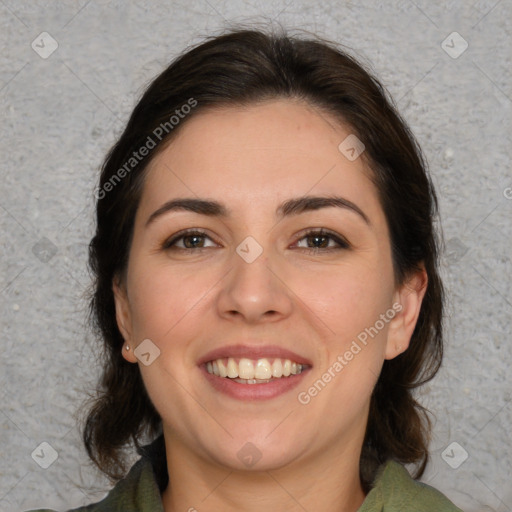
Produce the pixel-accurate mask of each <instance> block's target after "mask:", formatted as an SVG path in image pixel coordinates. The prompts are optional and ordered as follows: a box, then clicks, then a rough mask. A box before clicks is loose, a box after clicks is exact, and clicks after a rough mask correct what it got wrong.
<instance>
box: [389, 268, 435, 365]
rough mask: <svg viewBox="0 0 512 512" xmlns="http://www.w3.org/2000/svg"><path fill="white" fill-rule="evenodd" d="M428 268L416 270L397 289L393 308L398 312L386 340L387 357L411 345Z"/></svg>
mask: <svg viewBox="0 0 512 512" xmlns="http://www.w3.org/2000/svg"><path fill="white" fill-rule="evenodd" d="M427 284H428V277H427V272H426V270H425V269H424V268H423V267H422V268H421V270H417V271H415V272H414V273H413V274H411V275H410V277H409V278H408V279H407V280H406V282H404V284H403V285H402V286H401V287H400V288H399V289H398V290H397V291H396V295H395V304H397V307H395V305H393V309H395V311H397V314H396V315H395V317H394V318H393V320H391V322H390V325H389V331H388V338H387V342H386V352H385V359H393V358H395V357H396V356H398V355H400V354H401V353H402V352H405V350H407V348H408V347H409V343H410V341H411V336H412V333H413V332H414V328H415V327H416V323H417V321H418V317H419V314H420V310H421V304H422V302H423V297H424V296H425V292H426V291H427Z"/></svg>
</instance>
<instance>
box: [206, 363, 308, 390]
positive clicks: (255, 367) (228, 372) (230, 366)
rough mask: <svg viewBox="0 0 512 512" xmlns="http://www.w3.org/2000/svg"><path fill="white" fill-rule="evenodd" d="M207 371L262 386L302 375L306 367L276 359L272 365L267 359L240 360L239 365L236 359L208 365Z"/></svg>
mask: <svg viewBox="0 0 512 512" xmlns="http://www.w3.org/2000/svg"><path fill="white" fill-rule="evenodd" d="M206 370H207V371H208V373H211V374H212V375H216V376H217V377H228V378H230V379H235V380H236V382H241V383H243V384H262V383H266V382H270V380H272V379H273V378H274V379H279V378H281V377H289V376H290V375H297V374H299V373H302V371H303V370H304V365H302V364H299V363H296V362H293V361H290V359H279V358H276V359H274V361H273V362H272V364H271V363H270V361H269V360H268V359H267V358H262V359H258V360H256V361H253V360H252V359H248V358H246V357H242V358H240V360H239V362H238V363H237V362H236V360H235V358H233V357H229V358H228V359H227V362H226V359H216V360H215V361H208V362H207V363H206Z"/></svg>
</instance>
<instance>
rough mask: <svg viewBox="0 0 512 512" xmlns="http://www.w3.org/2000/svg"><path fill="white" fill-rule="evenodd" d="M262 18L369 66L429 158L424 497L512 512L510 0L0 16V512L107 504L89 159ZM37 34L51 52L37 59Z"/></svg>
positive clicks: (49, 6) (187, 6) (212, 3)
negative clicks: (190, 53)
mask: <svg viewBox="0 0 512 512" xmlns="http://www.w3.org/2000/svg"><path fill="white" fill-rule="evenodd" d="M272 19H273V20H278V21H279V22H280V23H282V24H283V25H284V26H286V27H292V28H294V27H297V28H305V29H308V30H311V31H313V32H317V33H319V34H320V35H323V36H326V37H328V38H331V39H334V40H337V41H339V42H341V43H344V44H346V45H348V46H349V47H352V48H354V49H355V50H356V51H357V54H358V55H359V56H360V58H362V59H363V61H365V62H370V63H372V65H373V69H374V70H375V72H376V73H377V75H378V76H379V77H380V78H381V79H382V81H383V82H384V84H385V85H386V86H387V88H388V89H389V91H390V92H391V94H392V95H393V96H394V98H395V99H396V101H397V104H398V107H399V109H400V111H401V112H402V113H403V115H404V117H405V118H406V120H407V121H408V122H409V123H410V125H411V127H412V129H413V131H414V132H415V134H416V135H417V137H418V139H419V141H420V144H421V145H422V146H423V148H424V150H425V153H426V156H427V158H428V161H429V164H430V167H431V170H432V173H433V175H434V180H435V183H436V184H437V187H438V191H439V194H440V198H441V222H442V225H443V227H444V233H445V241H446V252H445V253H444V262H443V274H444V276H445V279H446V285H447V287H448V291H449V318H448V324H447V327H448V329H447V349H446V358H445V363H444V366H443V369H442V371H441V372H440V374H439V375H438V377H437V378H436V379H435V380H434V381H433V382H432V383H431V384H429V385H428V386H427V387H426V388H425V389H424V390H423V391H422V393H421V394H422V399H423V402H424V403H425V404H426V405H427V406H428V407H430V408H431V410H432V411H434V412H435V414H436V415H437V424H436V426H435V431H434V434H435V435H434V439H433V440H432V444H431V448H432V463H431V465H430V467H429V470H428V471H427V474H426V475H425V477H424V478H423V480H424V481H426V482H428V483H429V484H431V485H434V486H435V487H437V488H438V489H440V490H441V491H442V492H444V493H445V494H446V495H447V496H448V497H449V498H450V499H451V500H452V501H454V502H455V503H456V504H457V505H458V506H460V507H461V508H463V509H464V510H466V511H483V510H487V511H489V510H494V511H500V512H502V511H510V510H512V485H511V484H512V476H511V474H512V446H511V435H510V425H511V424H512V405H511V399H512V393H511V391H512V386H511V384H512V373H511V372H510V371H509V368H510V365H511V363H512V343H511V336H510V333H511V329H510V321H511V312H512V294H511V286H510V285H511V283H510V276H511V274H512V272H511V270H512V269H511V260H510V255H511V223H510V219H511V212H512V198H511V196H512V190H511V189H510V188H509V187H512V174H511V169H510V154H511V122H512V115H511V112H512V83H511V82H512V80H511V78H512V76H511V75H512V71H511V69H512V66H511V61H512V55H511V53H512V52H511V46H512V44H511V43H512V37H511V36H512V2H511V1H510V0H501V1H497V0H479V1H475V2H473V1H467V2H462V1H456V0H452V1H446V2H440V1H436V2H431V1H428V0H416V1H415V2H413V1H408V0H407V1H406V0H404V1H390V2H378V1H369V0H365V1H362V2H342V1H340V0H325V1H323V2H320V3H317V2H316V1H313V0H298V1H293V2H292V1H288V2H284V1H275V2H264V1H263V0H253V1H252V2H242V1H220V0H188V1H185V0H179V1H172V2H169V1H168V2H165V1H163V0H159V1H155V2H144V1H132V2H121V1H120V0H118V1H111V2H109V1H105V0H92V1H84V0H80V1H69V0H68V1H63V2H50V1H47V2H44V1H41V0H39V1H26V0H25V1H17V0H0V40H1V50H2V51H1V52H0V104H1V108H0V112H1V116H2V117H1V125H0V133H1V137H0V155H1V158H0V172H1V181H0V183H1V189H0V190H1V194H0V230H1V231H0V232H1V236H2V239H1V245H0V251H1V253H0V254H1V261H0V311H1V313H0V315H1V350H0V357H1V364H2V369H1V376H0V398H1V403H0V407H1V409H0V432H1V436H2V437H1V442H0V450H1V452H0V510H1V511H2V512H4V511H9V512H11V511H19V510H26V509H28V508H32V507H38V506H42V505H46V506H48V507H53V508H56V509H60V510H62V509H66V508H69V507H71V506H79V505H82V504H86V503H90V502H91V501H95V500H98V499H99V498H101V497H102V496H103V494H104V492H105V490H106V489H107V488H108V487H109V484H108V482H107V481H106V480H104V479H102V478H100V477H99V476H98V474H97V473H96V472H95V471H94V470H93V469H92V468H91V467H90V466H89V465H88V462H87V458H86V456H85V453H84V449H83V448H82V446H81V443H80V439H79V435H78V430H77V427H76V419H75V416H74V415H75V414H76V413H77V411H79V407H80V404H81V403H82V401H83V400H84V399H85V397H86V393H87V391H89V390H91V389H92V387H93V385H94V383H95V380H96V378H97V375H98V369H97V366H96V365H95V363H94V361H95V350H96V348H95V344H94V343H93V341H92V340H91V337H90V335H89V334H88V331H87V327H86V325H85V302H84V299H83V293H84V290H85V288H86V286H87V284H88V283H89V280H88V275H87V269H86V255H87V253H86V248H87V243H88V241H89V239H90V237H91V235H92V230H93V206H94V203H93V191H94V187H95V183H96V179H97V177H98V170H99V165H100V163H101V161H102V158H103V157H104V155H105V153H106V151H107V150H108V149H109V148H110V146H111V145H112V143H113V142H114V141H115V138H116V136H118V135H119V134H120V131H121V130H122V128H123V126H124V123H125V122H126V120H127V117H128V115H129V113H130V111H131V109H132V108H133V106H134V103H135V101H136V99H137V98H138V97H139V95H140V93H141V92H142V90H143V88H144V87H145V85H146V84H147V83H148V82H149V81H150V80H151V78H152V77H154V76H155V75H156V74H157V73H158V72H159V71H161V70H162V69H163V67H164V66H165V65H166V64H167V63H168V62H169V60H170V59H172V58H173V57H174V56H175V55H176V54H177V53H179V52H180V51H181V50H182V49H184V48H185V47H186V46H188V45H190V44H195V43H197V42H199V41H200V40H201V38H202V36H203V35H209V34H211V33H217V32H218V30H220V29H222V28H223V27H226V26H228V25H229V24H233V23H237V22H241V21H243V22H246V23H250V22H252V21H257V22H260V23H261V22H263V23H264V22H265V21H268V20H272ZM454 31H456V32H458V33H459V34H460V35H461V36H462V37H463V38H464V40H465V41H467V43H468V45H469V46H468V48H467V49H466V51H464V52H463V53H462V54H461V55H459V56H458V57H457V58H453V57H454V56H455V55H454V54H453V52H459V51H460V50H461V49H463V46H461V45H460V44H459V42H457V39H454V36H451V38H448V40H447V43H445V45H444V46H445V48H446V49H447V50H448V51H449V52H451V53H452V55H451V56H450V55H449V54H448V53H447V52H446V51H445V50H444V49H443V46H442V42H443V41H444V40H445V39H446V38H447V37H448V36H449V35H450V34H452V32H454ZM42 32H48V33H49V34H50V35H51V37H52V38H54V39H55V40H56V41H57V43H58V48H57V49H56V51H55V52H54V53H53V54H51V55H50V56H47V55H45V54H44V52H48V50H49V49H50V48H51V46H50V40H49V39H48V38H47V37H48V36H39V34H41V33H42ZM41 37H44V38H45V39H43V42H44V48H43V43H41ZM33 41H35V42H34V46H35V49H36V50H37V51H38V52H39V53H42V54H43V57H47V58H42V57H41V56H40V54H39V53H37V52H36V51H35V50H34V49H33V48H32V47H31V44H32V42H33ZM446 44H447V45H448V47H446ZM36 45H39V46H36ZM450 46H453V48H450ZM507 196H508V198H507ZM42 442H47V443H49V444H50V445H51V447H52V448H53V449H54V450H55V451H56V454H57V455H58V458H57V459H56V460H55V461H54V462H53V463H52V464H51V465H50V466H49V467H48V469H43V468H42V467H40V466H39V465H38V464H37V463H36V460H37V461H39V462H40V463H45V462H46V463H49V462H51V453H52V452H51V449H50V448H49V447H48V446H46V445H43V447H39V445H40V443H42ZM453 442H456V443H458V445H460V447H459V446H457V445H452V446H450V447H449V448H448V450H447V452H445V456H444V458H443V457H442V453H443V451H444V450H445V449H446V448H447V447H448V446H449V445H450V444H451V443H453ZM38 447H39V448H38ZM463 450H464V451H463ZM466 452H467V454H468V458H467V460H465V461H464V462H463V463H462V464H460V462H461V460H462V458H463V456H464V454H465V453H466ZM31 454H34V457H33V458H32V457H31ZM38 454H39V457H38ZM448 462H450V463H451V464H452V465H453V466H457V465H458V464H460V466H459V467H457V468H456V469H454V468H452V467H451V466H450V465H449V464H448ZM311 512H313V511H311Z"/></svg>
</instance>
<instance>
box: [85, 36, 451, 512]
mask: <svg viewBox="0 0 512 512" xmlns="http://www.w3.org/2000/svg"><path fill="white" fill-rule="evenodd" d="M436 206H437V205H436V196H435V191H434V190H433V187H432V183H431V181H430V178H429V177H428V174H427V172H426V169H425V164H424V162H423V159H422V156H421V152H420V150H419V148H418V146H417V144H416V142H415V140H414V138H413V136H412V135H411V133H410V132H409V130H408V128H407V126H406V125H405V123H404V122H403V121H402V120H401V118H400V117H399V115H398V114H397V113H396V111H395V110H394V108H393V107H392V105H391V102H390V100H388V99H387V97H386V93H385V92H384V89H383V88H382V86H381V85H380V83H379V82H378V81H377V80H376V79H375V78H373V77H372V76H371V75H370V74H369V73H368V72H367V71H366V70H364V69H363V68H362V66H361V65H360V64H358V63H357V62H356V61H355V60H353V59H352V58H351V57H350V56H348V55H347V54H345V53H344V52H342V51H341V50H340V49H339V48H337V47H336V45H334V44H333V43H331V42H328V41H324V40H321V39H319V38H317V39H309V40H303V39H300V38H296V37H291V36H288V35H287V34H285V33H279V34H277V33H270V34H266V33H263V32H259V31H251V30H240V31H232V32H230V33H227V34H225V35H222V36H219V37H214V38H211V39H210V40H208V41H206V42H204V43H203V44H201V45H199V46H197V47H195V48H193V49H190V50H189V51H187V52H186V53H184V54H183V55H182V56H181V57H179V58H178V59H176V60H175V61H174V62H173V63H172V64H171V65H170V66H169V67H168V68H167V69H166V70H165V71H164V72H163V73H162V74H161V75H160V76H159V77H158V78H156V80H154V82H153V83H152V84H151V85H150V87H149V88H148V90H147V91H146V93H145V94H144V95H143V97H142V99H141V100H140V101H139V103H138V105H137V106H136V107H135V110H134V112H133V114H132V116H131V118H130V120H129V122H128V125H127V127H126V129H125V131H124V133H123V134H122V136H121V138H120V139H119V141H118V142H117V144H116V145H115V146H114V147H113V149H112V150H111V151H110V153H109V155H108V157H107V159H106V161H105V164H104V166H103V171H102V175H101V179H100V186H99V188H98V190H97V231H96V235H95V237H94V238H93V240H92V241H91V244H90V264H91V268H92V270H93V272H94V274H95V276H96V281H95V289H94V295H93V298H92V302H91V311H92V313H93V316H94V320H95V322H96V325H97V327H98V329H99V332H100V334H101V338H102V340H103V342H104V345H105V367H104V374H103V379H102V382H101V391H100V394H99V396H98V399H97V400H96V402H95V403H94V404H93V406H92V408H91V410H90V412H89V415H88V417H87V421H86V423H85V428H84V442H85V446H86V447H87V450H88V453H89V455H90V457H91V458H92V460H93V461H94V462H95V463H96V464H97V465H98V466H99V468H100V469H101V470H102V471H104V472H105V473H106V474H107V475H109V476H110V477H112V478H113V479H116V480H119V482H118V483H117V485H116V486H115V488H114V489H113V490H112V491H111V492H110V493H109V495H108V496H107V497H106V498H105V499H104V500H103V501H101V502H100V503H97V504H95V505H91V506H89V507H85V508H81V509H77V510H88V511H98V512H99V511H107V510H123V511H125V512H128V511H148V512H149V511H165V512H177V511H186V510H188V511H194V510H198V511H218V510H223V511H239V510H244V511H253V510H258V511H259V510H262V509H266V510H278V511H280V510H283V511H284V510H286V511H289V510H292V511H295V510H297V511H299V510H301V511H303V510H307V511H315V510H339V511H347V512H348V511H356V510H357V511H360V512H362V511H364V512H367V511H368V512H369V511H377V510H378V511H380V510H387V511H394V510H422V511H427V510H428V511H455V510H459V509H457V508H456V507H455V506H454V505H453V504H451V503H450V502H449V501H448V499H447V498H445V497H444V496H442V495H441V493H439V492H438V491H436V490H434V489H433V488H431V487H429V486H427V485H425V484H421V483H419V482H417V481H416V480H415V479H417V478H419V477H420V476H421V475H422V473H423V471H424V469H425V466H426V463H427V460H428V449H427V446H428V438H429V431H430V424H429V421H428V418H427V417H426V415H425V412H424V410H423V408H422V407H421V406H420V405H419V404H418V403H417V402H416V401H415V399H414V397H413V395H412V392H413V390H414V389H415V388H416V387H418V386H420V385H421V384H423V383H424V382H426V381H428V380H430V379H431V378H432V377H433V376H434V375H435V373H436V372H437V370H438V368H439V365H440V363H441V358H442V313H443V289H442V284H441V281H440V278H439V275H438V245H437V238H436V233H435V231H434V229H433V218H434V216H435V215H436ZM143 439H146V440H148V441H149V440H151V441H152V442H151V444H148V445H147V446H144V447H141V443H142V440H143ZM129 443H133V445H135V447H136V448H137V449H138V451H139V453H140V454H141V455H142V457H141V459H140V460H139V461H138V462H137V463H136V464H135V465H134V466H133V467H132V468H131V469H130V471H129V472H128V474H126V462H125V455H126V450H125V448H126V447H127V446H128V444H129ZM405 463H411V464H415V465H416V472H415V474H414V475H413V477H414V478H412V477H411V476H409V473H408V472H407V471H406V470H405V468H404V467H403V466H402V464H405Z"/></svg>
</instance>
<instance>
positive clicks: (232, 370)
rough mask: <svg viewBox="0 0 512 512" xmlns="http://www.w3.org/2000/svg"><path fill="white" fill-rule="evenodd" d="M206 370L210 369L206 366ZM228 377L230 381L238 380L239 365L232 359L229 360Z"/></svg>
mask: <svg viewBox="0 0 512 512" xmlns="http://www.w3.org/2000/svg"><path fill="white" fill-rule="evenodd" d="M206 369H208V365H206ZM228 377H229V378H230V379H236V378H237V377H238V365H237V364H236V363H235V360H234V359H233V358H232V357H230V358H229V359H228Z"/></svg>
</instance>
